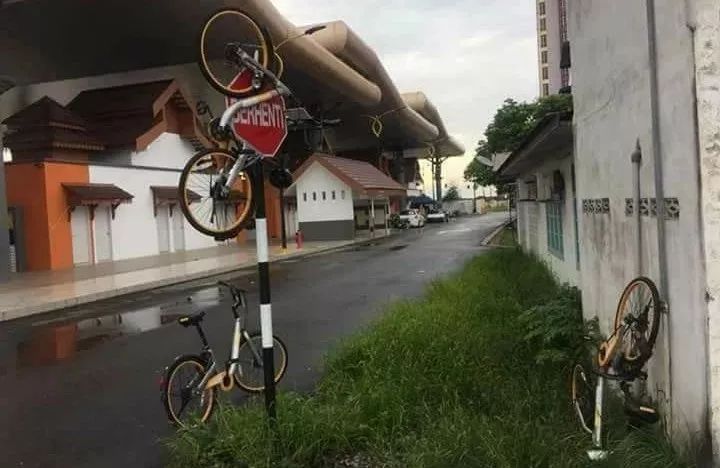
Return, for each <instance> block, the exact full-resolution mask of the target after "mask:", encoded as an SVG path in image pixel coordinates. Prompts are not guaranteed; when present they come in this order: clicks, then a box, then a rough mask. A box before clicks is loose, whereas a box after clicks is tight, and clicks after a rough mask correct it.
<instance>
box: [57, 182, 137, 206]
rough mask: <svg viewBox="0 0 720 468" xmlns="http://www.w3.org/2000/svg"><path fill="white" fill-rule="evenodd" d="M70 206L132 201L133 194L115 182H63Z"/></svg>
mask: <svg viewBox="0 0 720 468" xmlns="http://www.w3.org/2000/svg"><path fill="white" fill-rule="evenodd" d="M62 185H63V187H64V188H65V191H66V192H67V195H68V203H69V204H70V206H72V207H75V206H81V205H100V204H110V205H119V204H120V203H130V202H131V201H132V199H133V195H131V194H129V193H128V192H126V191H125V190H123V189H121V188H120V187H118V186H117V185H114V184H62Z"/></svg>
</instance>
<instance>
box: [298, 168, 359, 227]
mask: <svg viewBox="0 0 720 468" xmlns="http://www.w3.org/2000/svg"><path fill="white" fill-rule="evenodd" d="M296 188H297V206H298V221H299V222H300V224H301V226H302V223H307V222H315V221H340V220H352V219H353V195H352V190H351V189H350V187H349V186H348V185H347V184H345V183H344V182H343V181H341V180H340V179H338V178H337V177H335V176H334V175H333V174H331V173H330V171H328V170H327V169H325V168H324V167H323V166H321V165H320V164H319V163H315V164H313V165H312V166H311V167H310V168H308V169H307V170H306V171H305V172H304V173H303V174H302V175H301V176H300V178H299V179H298V180H297V183H296ZM333 191H334V192H335V199H333V197H332V194H333ZM343 192H344V193H345V197H344V198H343V196H342V194H343ZM323 193H324V194H325V200H323ZM313 195H314V197H313ZM313 198H314V199H313Z"/></svg>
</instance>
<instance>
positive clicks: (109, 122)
mask: <svg viewBox="0 0 720 468" xmlns="http://www.w3.org/2000/svg"><path fill="white" fill-rule="evenodd" d="M171 84H172V80H164V81H153V82H149V83H140V84H133V85H127V86H116V87H112V88H103V89H93V90H88V91H83V92H81V93H80V94H78V95H77V96H76V97H75V99H73V100H72V101H71V102H70V104H68V108H70V109H71V110H72V111H73V112H75V113H77V114H79V115H81V116H82V117H83V118H85V119H86V120H87V121H88V122H90V128H91V129H92V131H93V132H94V133H95V134H96V135H98V137H100V139H101V140H102V141H104V142H105V144H106V145H107V146H108V147H109V148H133V147H135V145H136V142H137V139H138V137H140V136H141V135H143V134H144V133H145V132H147V131H148V130H150V128H152V126H153V125H154V123H155V117H156V111H157V109H156V108H155V106H156V103H157V100H158V98H160V97H161V96H162V95H163V93H165V92H166V91H167V90H168V88H169V87H170V85H171Z"/></svg>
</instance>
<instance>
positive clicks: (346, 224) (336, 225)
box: [300, 219, 355, 241]
mask: <svg viewBox="0 0 720 468" xmlns="http://www.w3.org/2000/svg"><path fill="white" fill-rule="evenodd" d="M300 230H301V231H302V233H303V238H304V239H305V240H307V241H336V240H350V239H353V238H354V237H355V222H354V221H352V220H348V219H346V220H340V221H314V222H301V223H300Z"/></svg>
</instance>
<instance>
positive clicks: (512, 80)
mask: <svg viewBox="0 0 720 468" xmlns="http://www.w3.org/2000/svg"><path fill="white" fill-rule="evenodd" d="M273 3H274V4H275V6H276V7H277V8H278V9H279V10H280V12H281V13H283V15H285V16H286V17H287V18H288V19H289V20H290V21H292V22H293V23H295V24H297V25H301V24H308V23H313V22H320V21H331V20H338V19H340V20H343V21H345V22H346V23H347V24H348V25H349V26H350V27H351V28H352V29H353V30H355V31H356V32H357V33H358V34H359V35H360V37H362V38H363V39H364V40H365V42H367V43H368V44H369V45H370V46H371V47H372V48H374V49H375V51H376V52H377V54H378V55H379V56H380V58H381V60H382V61H383V63H384V65H385V67H386V68H387V70H388V72H389V73H390V76H391V77H392V78H393V79H394V80H395V83H396V84H397V87H398V89H399V90H400V91H401V92H407V91H423V92H425V94H427V95H428V97H429V98H430V100H432V101H433V103H434V104H435V105H436V106H437V108H438V110H439V111H440V114H441V116H442V117H443V120H444V121H445V125H446V126H447V128H448V131H449V132H450V133H452V134H453V135H455V136H456V137H457V138H458V139H459V140H460V141H462V142H463V143H464V144H465V147H466V149H467V152H468V153H467V154H468V156H466V157H463V158H453V159H452V160H451V161H448V162H447V163H445V166H443V168H444V171H445V176H446V177H445V180H444V183H447V184H451V183H455V184H457V185H458V186H461V187H463V188H464V187H465V184H464V183H463V180H462V179H463V177H462V172H463V170H464V168H465V166H466V165H467V164H468V162H469V161H470V156H469V155H470V154H471V153H472V152H473V150H474V148H475V144H476V142H477V141H478V139H480V138H481V137H482V134H483V131H484V130H485V127H487V124H488V122H489V120H490V119H491V118H492V116H493V115H494V113H495V110H496V109H497V107H498V106H499V105H500V104H501V103H502V101H503V100H504V99H505V98H506V97H513V98H515V99H517V100H531V99H534V98H535V97H536V96H537V93H538V84H537V56H536V47H537V42H536V32H535V0H273ZM423 176H424V178H425V180H426V186H427V182H429V181H430V177H431V175H430V171H429V169H427V168H426V169H425V171H424V174H423ZM428 191H430V190H429V187H428ZM464 194H465V195H467V194H468V191H467V190H465V193H464Z"/></svg>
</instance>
